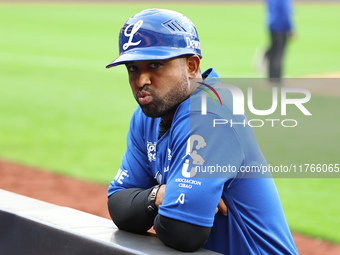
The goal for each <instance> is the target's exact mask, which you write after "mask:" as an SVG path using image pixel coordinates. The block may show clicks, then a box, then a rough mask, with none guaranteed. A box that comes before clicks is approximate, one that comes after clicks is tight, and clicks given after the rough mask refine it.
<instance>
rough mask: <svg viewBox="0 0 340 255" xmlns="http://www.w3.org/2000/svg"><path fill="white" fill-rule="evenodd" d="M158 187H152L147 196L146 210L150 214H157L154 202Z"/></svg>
mask: <svg viewBox="0 0 340 255" xmlns="http://www.w3.org/2000/svg"><path fill="white" fill-rule="evenodd" d="M160 186H161V185H156V186H154V187H153V189H152V190H151V192H150V194H149V196H148V205H147V210H148V211H149V212H150V213H157V212H158V209H157V207H156V205H155V201H156V196H157V192H158V190H159V187H160Z"/></svg>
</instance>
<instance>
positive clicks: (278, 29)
mask: <svg viewBox="0 0 340 255" xmlns="http://www.w3.org/2000/svg"><path fill="white" fill-rule="evenodd" d="M266 3H267V23H268V29H269V32H270V42H271V44H270V46H269V49H268V50H267V52H266V54H265V57H267V58H268V64H269V66H268V77H269V79H270V80H271V81H272V82H275V83H279V82H280V81H281V77H282V66H283V56H284V52H285V49H286V44H287V40H288V38H289V37H292V35H293V21H292V0H266Z"/></svg>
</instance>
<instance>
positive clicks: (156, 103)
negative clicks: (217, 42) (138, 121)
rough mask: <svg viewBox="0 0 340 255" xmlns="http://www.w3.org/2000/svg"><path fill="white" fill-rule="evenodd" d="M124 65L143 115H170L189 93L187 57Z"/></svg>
mask: <svg viewBox="0 0 340 255" xmlns="http://www.w3.org/2000/svg"><path fill="white" fill-rule="evenodd" d="M126 67H127V70H128V74H129V82H130V86H131V89H132V93H133V95H134V97H135V99H136V100H137V102H138V104H139V105H140V106H141V108H142V110H143V112H144V114H145V115H146V116H149V117H164V116H166V115H168V114H171V113H173V112H174V110H175V109H176V108H177V106H178V105H179V104H180V103H181V102H183V101H184V100H185V99H186V98H188V96H189V79H188V76H187V73H186V58H182V57H179V58H172V59H168V60H156V61H155V60H152V61H136V62H129V63H127V64H126Z"/></svg>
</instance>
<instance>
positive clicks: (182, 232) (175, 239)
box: [154, 214, 211, 252]
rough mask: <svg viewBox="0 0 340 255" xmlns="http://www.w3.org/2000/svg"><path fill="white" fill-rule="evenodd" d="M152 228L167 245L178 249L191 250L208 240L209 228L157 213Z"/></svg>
mask: <svg viewBox="0 0 340 255" xmlns="http://www.w3.org/2000/svg"><path fill="white" fill-rule="evenodd" d="M154 229H155V230H156V233H157V236H158V238H159V239H160V240H161V241H162V242H163V243H164V244H165V245H167V246H169V247H171V248H174V249H176V250H179V251H184V252H193V251H196V250H197V249H199V248H201V247H202V246H203V244H204V243H205V242H206V241H207V240H208V237H209V235H210V230H211V228H209V227H202V226H198V225H194V224H190V223H186V222H183V221H179V220H175V219H171V218H168V217H165V216H162V215H159V214H158V215H157V216H156V218H155V221H154Z"/></svg>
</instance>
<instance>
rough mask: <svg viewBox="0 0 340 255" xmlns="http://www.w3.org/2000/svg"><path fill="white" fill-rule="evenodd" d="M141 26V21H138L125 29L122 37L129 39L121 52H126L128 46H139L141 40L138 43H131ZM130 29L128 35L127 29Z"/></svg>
mask: <svg viewBox="0 0 340 255" xmlns="http://www.w3.org/2000/svg"><path fill="white" fill-rule="evenodd" d="M142 25H143V20H140V21H138V22H137V23H136V24H130V25H128V26H127V27H126V28H125V31H124V35H125V36H126V37H128V38H129V40H128V42H127V43H124V44H123V50H127V49H128V48H129V47H130V46H136V45H138V44H140V42H141V40H139V41H138V42H133V41H132V39H133V36H134V35H135V34H136V33H137V32H138V30H139V29H140V27H141V26H142ZM131 26H133V27H132V29H131V32H130V33H128V30H129V28H130V27H131Z"/></svg>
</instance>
